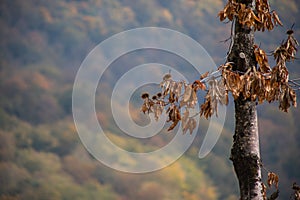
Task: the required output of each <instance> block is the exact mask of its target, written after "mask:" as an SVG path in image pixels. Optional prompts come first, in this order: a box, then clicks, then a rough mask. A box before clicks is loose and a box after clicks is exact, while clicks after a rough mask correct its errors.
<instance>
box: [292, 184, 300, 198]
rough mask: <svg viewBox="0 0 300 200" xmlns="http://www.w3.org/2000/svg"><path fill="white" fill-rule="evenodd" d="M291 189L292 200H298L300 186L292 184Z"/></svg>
mask: <svg viewBox="0 0 300 200" xmlns="http://www.w3.org/2000/svg"><path fill="white" fill-rule="evenodd" d="M292 189H293V191H294V193H293V194H292V196H291V199H292V200H300V186H299V185H297V183H293V186H292Z"/></svg>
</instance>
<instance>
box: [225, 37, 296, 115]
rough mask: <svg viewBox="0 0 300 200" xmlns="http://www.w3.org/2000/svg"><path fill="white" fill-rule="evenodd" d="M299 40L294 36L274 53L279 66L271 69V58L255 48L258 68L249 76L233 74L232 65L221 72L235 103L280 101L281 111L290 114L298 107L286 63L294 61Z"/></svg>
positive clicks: (250, 72) (248, 72)
mask: <svg viewBox="0 0 300 200" xmlns="http://www.w3.org/2000/svg"><path fill="white" fill-rule="evenodd" d="M297 45H298V42H297V40H296V39H295V38H294V37H293V35H292V34H288V38H287V40H286V41H285V42H283V43H282V44H281V45H280V46H279V47H278V48H277V49H276V50H275V51H274V53H273V55H274V58H275V60H276V65H275V66H274V67H273V68H271V67H270V65H269V63H268V58H267V55H266V53H265V51H263V50H262V49H260V48H259V47H258V46H257V45H255V46H254V54H255V58H256V61H257V64H258V69H256V67H254V66H253V67H252V68H249V69H248V71H247V72H246V73H239V72H235V71H233V70H232V66H231V64H230V63H227V64H225V65H223V66H221V67H220V68H221V69H222V77H223V79H224V84H225V88H226V90H228V91H230V92H231V93H232V95H233V97H234V98H235V99H236V98H238V97H239V96H241V95H242V96H243V97H244V98H245V99H249V98H250V99H251V100H252V101H258V103H262V102H264V101H268V102H269V103H270V102H273V101H279V109H281V110H283V111H285V112H287V111H288V109H289V107H290V106H291V105H293V106H295V107H296V105H297V102H296V93H295V91H294V90H293V88H292V87H291V86H290V85H289V73H288V69H287V67H286V62H287V61H292V60H293V59H294V58H295V54H296V51H297V48H296V46H297Z"/></svg>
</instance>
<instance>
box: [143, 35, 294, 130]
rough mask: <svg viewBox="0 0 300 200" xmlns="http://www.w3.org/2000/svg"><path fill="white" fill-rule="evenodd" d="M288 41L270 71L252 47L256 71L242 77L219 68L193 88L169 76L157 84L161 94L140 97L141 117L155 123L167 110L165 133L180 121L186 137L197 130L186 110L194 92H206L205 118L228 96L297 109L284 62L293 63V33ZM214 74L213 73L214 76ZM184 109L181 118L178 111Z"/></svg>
mask: <svg viewBox="0 0 300 200" xmlns="http://www.w3.org/2000/svg"><path fill="white" fill-rule="evenodd" d="M287 33H288V38H287V39H286V40H285V41H284V42H282V44H281V45H280V46H279V47H278V48H277V49H276V50H275V51H274V52H273V55H274V59H275V60H276V65H275V66H274V67H273V68H271V67H270V65H269V63H268V57H267V55H266V53H265V51H263V50H262V49H260V48H259V47H258V46H257V45H255V46H254V54H255V58H256V61H257V64H258V67H255V66H253V67H251V68H249V69H248V70H247V71H246V72H245V73H241V72H237V71H234V70H233V66H232V63H226V64H224V65H221V66H220V67H219V68H218V70H217V72H220V73H221V76H220V77H221V78H219V76H214V75H212V74H213V73H212V74H209V73H208V72H207V73H205V74H203V75H202V76H201V77H200V79H199V80H196V81H195V82H194V83H193V84H188V83H186V82H184V81H175V80H173V79H172V76H171V74H170V73H168V74H166V75H165V76H164V77H163V81H162V82H161V83H160V87H161V88H162V92H161V93H158V94H157V95H154V96H152V98H150V97H149V94H147V93H145V94H143V95H142V98H143V99H144V103H143V105H142V109H141V110H142V111H143V112H144V113H148V114H149V113H154V117H155V119H156V120H158V119H159V117H160V115H161V114H162V113H163V111H164V110H165V108H166V112H167V114H168V115H169V119H168V122H172V124H171V126H170V127H169V129H168V130H172V129H174V128H175V127H176V125H177V124H178V122H179V121H180V120H181V121H182V130H183V133H184V134H185V133H186V132H187V130H189V132H190V133H192V132H193V130H194V129H195V127H196V121H195V119H194V117H195V116H193V117H191V116H190V113H189V109H193V108H194V107H195V106H196V105H197V103H198V99H197V91H198V90H206V91H207V93H206V96H205V101H204V103H203V104H202V105H201V111H200V116H204V117H205V118H209V117H211V116H212V115H213V114H216V115H217V111H218V104H221V105H227V104H228V93H229V92H231V93H232V96H233V98H234V99H237V98H238V97H241V96H242V97H243V98H244V99H250V100H251V101H254V102H258V103H263V102H264V101H267V102H269V103H271V102H273V101H278V102H279V109H280V110H283V111H284V112H287V111H288V109H289V108H290V106H291V105H292V106H294V107H296V106H297V102H296V92H295V90H294V89H293V88H292V86H291V85H290V84H289V83H290V82H289V72H288V69H287V67H286V62H289V61H293V60H294V59H295V54H296V51H297V46H298V45H299V44H298V42H297V40H296V39H295V38H294V37H293V32H292V31H291V30H290V31H288V32H287ZM214 73H215V72H214ZM184 107H185V108H186V109H185V111H184V113H183V114H182V115H181V112H180V110H181V108H184Z"/></svg>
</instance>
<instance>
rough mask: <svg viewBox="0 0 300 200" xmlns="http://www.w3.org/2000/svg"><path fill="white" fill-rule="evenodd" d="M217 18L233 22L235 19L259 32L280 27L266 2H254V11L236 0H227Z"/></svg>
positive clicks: (257, 0)
mask: <svg viewBox="0 0 300 200" xmlns="http://www.w3.org/2000/svg"><path fill="white" fill-rule="evenodd" d="M218 16H219V17H220V21H224V20H225V19H226V18H227V19H228V20H230V21H233V19H235V18H236V19H237V20H238V22H239V23H240V24H242V25H245V26H247V27H254V29H255V30H259V31H260V30H261V31H265V29H267V30H272V29H273V28H274V26H276V25H278V24H279V25H282V23H281V21H280V19H279V17H278V15H277V14H276V12H275V11H270V6H269V3H268V0H255V11H253V9H252V8H251V7H247V6H246V5H245V4H242V3H237V2H236V0H229V1H228V2H227V4H226V5H225V7H224V9H223V10H221V11H220V12H219V14H218Z"/></svg>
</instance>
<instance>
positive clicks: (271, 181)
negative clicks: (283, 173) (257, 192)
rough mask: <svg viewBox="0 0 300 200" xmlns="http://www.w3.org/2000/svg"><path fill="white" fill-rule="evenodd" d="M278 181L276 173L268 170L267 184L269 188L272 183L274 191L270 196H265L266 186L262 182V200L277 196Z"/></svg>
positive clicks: (272, 199)
mask: <svg viewBox="0 0 300 200" xmlns="http://www.w3.org/2000/svg"><path fill="white" fill-rule="evenodd" d="M278 183H279V177H278V175H277V174H275V173H274V172H268V180H267V185H268V186H269V188H271V187H272V185H274V186H275V188H276V191H275V192H273V193H272V194H271V195H270V197H267V186H266V185H265V184H264V183H262V194H263V199H264V200H275V199H277V197H278V196H279V190H278Z"/></svg>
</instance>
